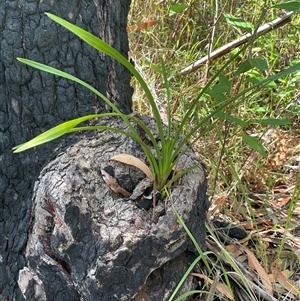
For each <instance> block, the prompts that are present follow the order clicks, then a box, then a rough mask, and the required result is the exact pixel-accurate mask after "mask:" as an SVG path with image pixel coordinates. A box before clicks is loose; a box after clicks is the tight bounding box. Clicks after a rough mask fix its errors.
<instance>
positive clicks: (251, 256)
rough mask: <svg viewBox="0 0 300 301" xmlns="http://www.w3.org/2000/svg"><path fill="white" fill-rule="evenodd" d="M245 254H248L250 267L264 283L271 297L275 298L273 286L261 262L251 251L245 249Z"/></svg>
mask: <svg viewBox="0 0 300 301" xmlns="http://www.w3.org/2000/svg"><path fill="white" fill-rule="evenodd" d="M245 252H246V253H247V256H248V264H249V267H250V268H252V269H254V270H256V271H257V273H258V274H259V277H260V279H261V281H262V283H263V284H264V286H265V287H266V289H267V290H268V291H269V293H270V295H272V296H273V295H274V292H273V288H272V284H271V281H270V279H269V277H268V274H267V273H266V271H265V269H264V268H263V267H262V265H261V264H260V263H259V261H258V260H257V258H256V257H255V255H254V254H253V253H252V252H251V251H250V250H249V249H247V248H245Z"/></svg>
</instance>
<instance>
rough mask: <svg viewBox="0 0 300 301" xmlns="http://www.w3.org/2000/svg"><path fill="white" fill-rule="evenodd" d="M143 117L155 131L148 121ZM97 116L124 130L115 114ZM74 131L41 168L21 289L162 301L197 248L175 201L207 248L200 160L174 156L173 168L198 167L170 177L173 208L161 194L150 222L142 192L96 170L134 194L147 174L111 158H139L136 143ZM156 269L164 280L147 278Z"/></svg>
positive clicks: (50, 295) (189, 154) (27, 292)
mask: <svg viewBox="0 0 300 301" xmlns="http://www.w3.org/2000/svg"><path fill="white" fill-rule="evenodd" d="M142 118H143V120H144V121H145V122H146V123H147V124H148V126H149V128H150V129H151V130H152V131H153V132H155V124H154V123H153V120H152V119H150V118H147V117H142ZM103 122H105V124H108V125H111V126H113V127H118V128H122V129H124V130H126V127H125V128H124V125H122V122H120V121H118V120H116V119H108V120H105V121H103ZM141 134H142V135H143V133H141ZM80 136H81V139H80V141H79V142H77V143H75V144H73V145H72V146H70V147H69V148H68V149H67V150H65V151H64V152H63V153H62V154H61V155H60V156H59V157H57V158H56V159H54V160H53V161H51V162H50V163H49V164H48V165H47V166H46V167H45V168H44V169H43V170H42V172H41V173H40V177H39V179H38V181H37V182H36V185H35V187H34V194H33V206H32V214H31V216H32V218H33V220H32V227H31V229H30V231H29V238H28V242H27V245H26V250H25V257H26V259H27V265H26V267H25V268H24V269H23V270H22V271H21V272H20V276H19V280H18V282H19V285H20V287H22V291H23V293H24V295H26V297H27V298H29V296H31V295H32V290H31V288H32V285H31V284H29V282H28V279H30V280H32V281H34V284H35V291H36V292H43V293H44V295H43V299H41V300H58V299H60V298H61V299H62V300H63V297H65V296H66V294H67V292H68V294H67V296H71V295H72V296H73V298H74V299H72V300H80V298H82V299H83V300H86V301H92V300H95V296H96V300H132V299H133V298H136V299H135V300H145V299H146V298H145V295H147V294H148V300H167V298H168V297H169V296H170V294H171V293H172V291H173V290H174V288H175V286H176V284H177V283H178V282H179V280H180V277H182V275H183V274H184V272H185V270H186V269H187V267H188V264H189V263H190V261H189V260H188V258H187V256H188V255H187V253H186V254H185V255H183V254H184V253H185V252H187V251H191V252H194V251H195V250H194V246H193V245H192V243H191V240H190V239H188V237H187V234H186V233H185V231H184V229H183V228H182V226H181V225H180V224H179V222H178V220H177V218H176V215H175V213H174V209H173V206H174V208H175V209H176V210H177V211H178V213H179V214H180V216H181V217H182V219H183V220H184V221H185V222H186V225H187V226H188V228H189V229H190V230H191V232H192V233H193V235H194V237H195V239H196V240H197V242H198V243H199V244H200V247H201V248H202V249H205V226H204V221H205V212H206V209H207V204H208V203H207V198H206V195H205V191H206V180H205V175H204V171H203V168H202V166H201V165H200V164H199V161H198V158H197V157H196V156H195V154H193V152H192V151H191V150H190V151H188V152H186V154H184V155H183V156H182V157H181V158H180V160H179V162H178V164H177V169H178V170H183V169H185V168H188V167H190V166H192V165H194V164H198V165H199V166H198V168H196V169H195V170H193V171H191V172H189V173H188V174H187V175H185V176H183V177H182V178H181V179H180V180H179V181H178V182H176V183H174V186H173V188H172V189H171V195H172V203H173V206H172V204H171V202H170V201H167V200H166V199H164V200H160V201H159V202H158V204H157V206H156V208H155V213H154V214H156V218H155V220H154V221H153V220H152V210H153V208H151V209H150V210H148V211H146V210H144V209H143V208H139V206H138V204H139V202H140V198H137V199H130V197H129V198H126V197H124V196H123V195H122V194H119V193H115V192H114V191H113V190H111V189H110V187H109V185H107V183H106V182H105V181H104V178H103V176H102V173H101V171H103V170H109V171H110V173H111V175H112V176H113V178H114V179H116V180H117V182H118V184H119V185H120V187H122V188H126V190H127V191H129V192H132V195H134V194H135V190H136V189H138V187H139V186H138V184H139V183H141V182H142V181H144V179H145V175H144V174H143V172H142V171H140V170H139V169H137V168H136V167H132V166H129V165H125V164H123V163H119V162H114V161H111V160H110V158H111V157H113V156H115V155H117V154H131V155H134V156H136V157H138V158H140V159H141V160H143V161H145V157H144V154H143V151H142V149H141V148H140V146H139V145H138V144H137V143H136V142H134V141H132V140H131V139H129V138H127V137H126V136H123V135H121V134H116V133H111V132H102V133H99V132H98V133H93V134H91V135H90V137H84V136H83V135H80ZM200 229H201V230H202V231H199V230H200ZM189 259H190V260H191V258H189ZM172 261H173V263H172ZM165 264H167V265H166V266H165V267H163V266H164V265H165ZM172 267H173V268H172ZM179 267H181V269H180V270H178V268H179ZM159 268H161V269H160V270H158V269H159ZM49 271H51V274H50V273H49ZM153 271H155V273H154V274H153V275H151V273H152V272H153ZM157 273H159V274H163V275H164V276H163V281H161V282H162V283H160V282H159V281H157V280H159V279H156V281H154V280H153V279H155V275H156V274H157ZM54 275H55V276H56V277H54ZM58 276H59V277H58ZM148 278H149V279H148ZM55 281H57V284H56V283H55ZM49 282H50V283H51V285H49ZM58 283H61V284H60V286H58ZM62 287H63V290H61V288H62ZM57 288H59V290H58V289H57ZM150 288H151V289H150ZM154 291H155V293H156V294H154ZM62 293H63V294H64V295H63V296H61V294H62ZM76 293H77V295H76ZM54 296H55V297H54ZM75 296H77V297H75ZM141 296H142V299H141ZM35 298H36V299H37V293H36V295H35ZM37 300H39V299H37Z"/></svg>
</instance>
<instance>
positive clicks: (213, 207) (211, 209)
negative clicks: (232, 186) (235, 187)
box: [208, 191, 227, 216]
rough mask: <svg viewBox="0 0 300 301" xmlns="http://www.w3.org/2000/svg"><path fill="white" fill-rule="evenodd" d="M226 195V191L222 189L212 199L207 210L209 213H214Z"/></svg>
mask: <svg viewBox="0 0 300 301" xmlns="http://www.w3.org/2000/svg"><path fill="white" fill-rule="evenodd" d="M226 197H227V191H223V192H222V193H221V194H220V195H219V196H218V197H217V198H216V199H214V200H213V202H212V204H211V205H210V207H209V209H208V211H209V214H210V215H212V216H213V215H214V214H215V213H216V212H217V211H218V210H219V209H220V207H221V206H222V205H223V203H224V201H225V200H226Z"/></svg>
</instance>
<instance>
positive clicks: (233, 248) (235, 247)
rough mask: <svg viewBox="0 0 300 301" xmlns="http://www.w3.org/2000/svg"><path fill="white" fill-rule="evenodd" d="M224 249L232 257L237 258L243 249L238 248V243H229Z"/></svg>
mask: <svg viewBox="0 0 300 301" xmlns="http://www.w3.org/2000/svg"><path fill="white" fill-rule="evenodd" d="M225 249H226V250H227V251H228V252H230V253H231V255H232V256H233V257H234V258H237V257H238V256H240V255H241V254H243V253H244V251H243V249H242V248H240V246H239V245H237V244H231V245H228V246H226V247H225Z"/></svg>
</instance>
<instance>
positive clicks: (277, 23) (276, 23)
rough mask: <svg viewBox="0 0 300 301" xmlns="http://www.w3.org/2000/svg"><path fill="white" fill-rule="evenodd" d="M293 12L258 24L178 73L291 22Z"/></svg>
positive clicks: (186, 72) (185, 71)
mask: <svg viewBox="0 0 300 301" xmlns="http://www.w3.org/2000/svg"><path fill="white" fill-rule="evenodd" d="M293 14H294V12H288V13H286V14H285V15H284V16H282V17H280V18H277V19H275V20H273V21H271V22H268V23H266V24H264V25H262V26H260V27H259V28H258V30H257V31H256V32H255V33H253V34H252V33H248V34H245V35H243V36H242V37H240V38H238V39H236V40H234V41H232V42H230V43H228V44H226V45H224V46H222V47H220V48H219V49H217V50H215V51H213V52H212V53H210V54H209V55H206V56H204V57H202V58H201V59H200V60H198V61H196V62H194V63H193V64H191V65H189V66H188V67H186V68H184V69H182V70H181V71H180V72H179V74H178V75H180V76H182V75H186V74H188V73H191V72H193V71H195V70H197V69H198V68H200V67H201V66H203V65H205V64H206V62H207V61H208V60H210V61H212V60H214V59H216V58H218V57H220V56H222V55H224V54H226V53H228V52H230V51H231V50H232V49H235V48H237V47H238V46H240V45H243V44H245V43H246V42H248V41H249V40H250V39H251V38H253V37H254V36H256V37H259V36H262V35H263V34H265V33H267V32H269V31H271V30H274V29H276V28H278V27H281V26H283V25H285V24H287V23H289V22H291V16H292V15H293Z"/></svg>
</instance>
